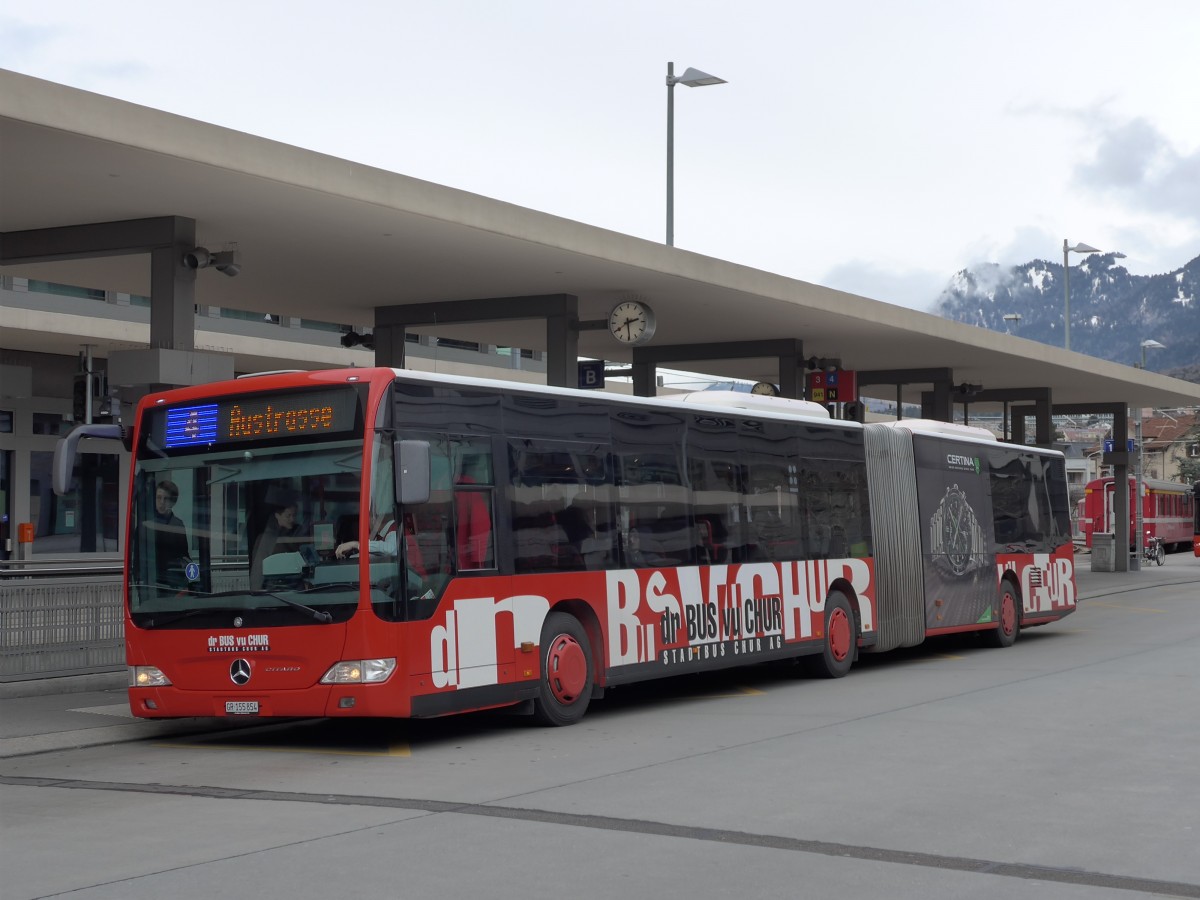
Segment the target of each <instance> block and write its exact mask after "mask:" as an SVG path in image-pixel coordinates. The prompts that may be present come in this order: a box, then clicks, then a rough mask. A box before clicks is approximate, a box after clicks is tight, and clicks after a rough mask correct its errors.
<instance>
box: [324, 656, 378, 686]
mask: <svg viewBox="0 0 1200 900" xmlns="http://www.w3.org/2000/svg"><path fill="white" fill-rule="evenodd" d="M395 669H396V660H395V657H392V658H390V659H344V660H342V661H341V662H340V663H338V664H337V665H335V666H333V668H331V669H330V670H329V671H328V672H326V673H325V674H324V675H322V676H321V684H378V683H379V682H381V681H387V680H388V679H389V678H391V677H392V672H393V671H395Z"/></svg>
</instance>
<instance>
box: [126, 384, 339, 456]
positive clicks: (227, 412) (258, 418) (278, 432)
mask: <svg viewBox="0 0 1200 900" xmlns="http://www.w3.org/2000/svg"><path fill="white" fill-rule="evenodd" d="M357 413H358V396H357V394H356V393H355V391H354V390H353V389H336V390H315V391H291V392H287V393H279V394H263V395H254V396H246V397H230V398H227V399H223V400H218V401H216V402H213V403H195V404H189V405H187V406H173V407H168V408H167V409H160V410H154V411H153V412H151V413H150V418H151V422H150V433H151V434H152V435H153V436H154V438H156V443H158V444H159V445H160V446H161V447H163V448H164V449H166V450H178V449H185V448H190V447H215V446H220V445H223V444H236V443H241V442H246V441H263V440H284V439H287V438H294V437H318V436H327V435H331V434H340V433H343V432H347V431H352V430H353V429H354V428H355V427H356V424H357Z"/></svg>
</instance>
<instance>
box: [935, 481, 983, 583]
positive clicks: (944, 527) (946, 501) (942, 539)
mask: <svg viewBox="0 0 1200 900" xmlns="http://www.w3.org/2000/svg"><path fill="white" fill-rule="evenodd" d="M930 524H931V525H932V526H933V527H932V528H931V529H930V530H931V532H932V534H931V535H930V536H931V538H932V543H933V546H932V547H931V548H930V549H932V550H933V552H934V554H935V555H938V556H940V557H941V558H942V559H943V560H944V561H945V563H946V565H947V566H948V567H949V569H950V571H951V572H953V573H954V574H955V575H962V574H964V573H965V572H966V571H967V570H968V569H970V568H971V563H972V560H973V557H974V555H975V551H976V548H977V547H978V546H979V545H980V540H979V539H978V538H977V534H978V532H979V522H978V520H977V519H976V518H975V511H974V510H972V509H971V504H970V503H968V502H967V495H966V494H965V493H963V490H962V488H960V487H959V486H958V485H957V484H956V485H954V486H953V487H948V488H946V495H945V496H944V497H942V500H941V502H940V503H939V504H938V509H937V512H935V513H934V514H933V521H932V522H931V523H930Z"/></svg>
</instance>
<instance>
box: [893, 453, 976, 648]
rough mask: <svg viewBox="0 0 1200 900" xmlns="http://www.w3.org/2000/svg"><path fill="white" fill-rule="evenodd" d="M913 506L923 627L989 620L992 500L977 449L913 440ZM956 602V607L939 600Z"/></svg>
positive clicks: (951, 626) (934, 627) (940, 626)
mask: <svg viewBox="0 0 1200 900" xmlns="http://www.w3.org/2000/svg"><path fill="white" fill-rule="evenodd" d="M913 453H914V456H915V459H916V464H917V468H918V470H920V471H921V476H920V477H918V479H917V485H918V493H917V505H918V508H919V518H920V522H921V554H922V558H923V563H924V569H925V624H926V627H927V628H931V629H938V628H953V627H955V626H960V625H974V624H979V623H985V622H990V621H992V605H993V602H994V601H995V598H996V572H995V567H994V565H993V562H992V555H991V552H992V536H991V534H990V533H989V532H990V531H991V521H992V498H991V489H990V486H989V481H988V471H987V460H986V458H985V457H984V454H983V448H981V447H979V446H978V445H975V444H969V443H963V444H950V443H947V442H946V441H945V440H937V441H934V440H928V439H922V438H921V437H919V436H917V437H915V439H914V440H913ZM944 597H954V603H953V604H949V603H944V602H943V601H942V598H944Z"/></svg>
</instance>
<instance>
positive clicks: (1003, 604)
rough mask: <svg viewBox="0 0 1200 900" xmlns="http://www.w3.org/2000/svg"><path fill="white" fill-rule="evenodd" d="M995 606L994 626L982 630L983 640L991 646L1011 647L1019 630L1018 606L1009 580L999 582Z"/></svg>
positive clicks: (1019, 614)
mask: <svg viewBox="0 0 1200 900" xmlns="http://www.w3.org/2000/svg"><path fill="white" fill-rule="evenodd" d="M997 607H998V610H997V613H998V614H997V616H996V628H995V630H993V631H987V632H984V640H986V641H987V643H989V644H990V645H991V646H993V647H1011V646H1012V645H1013V644H1015V643H1016V642H1017V635H1018V634H1019V633H1020V632H1021V612H1020V606H1019V604H1018V603H1017V594H1016V591H1015V590H1013V586H1012V583H1011V582H1008V581H1003V582H1001V583H1000V597H999V601H998V603H997Z"/></svg>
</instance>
